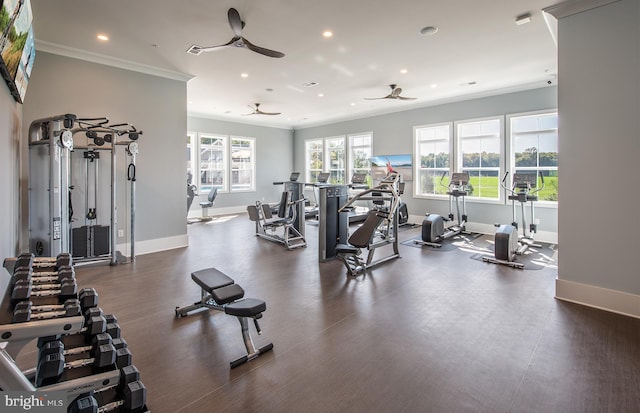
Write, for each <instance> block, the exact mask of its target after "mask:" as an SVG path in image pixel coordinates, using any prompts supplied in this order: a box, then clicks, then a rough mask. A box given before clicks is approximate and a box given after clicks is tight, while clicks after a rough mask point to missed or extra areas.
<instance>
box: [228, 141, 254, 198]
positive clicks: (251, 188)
mask: <svg viewBox="0 0 640 413" xmlns="http://www.w3.org/2000/svg"><path fill="white" fill-rule="evenodd" d="M233 141H246V142H249V148H243V149H248V150H249V152H250V153H249V158H250V161H251V163H250V168H240V167H238V168H234V165H233V151H234V146H233ZM229 160H230V162H229V177H230V179H229V192H255V190H256V139H255V138H248V137H244V136H230V137H229ZM243 166H244V164H243ZM241 171H249V172H250V174H251V182H250V184H249V187H248V188H234V183H233V174H234V172H238V173H239V174H240V173H241Z"/></svg>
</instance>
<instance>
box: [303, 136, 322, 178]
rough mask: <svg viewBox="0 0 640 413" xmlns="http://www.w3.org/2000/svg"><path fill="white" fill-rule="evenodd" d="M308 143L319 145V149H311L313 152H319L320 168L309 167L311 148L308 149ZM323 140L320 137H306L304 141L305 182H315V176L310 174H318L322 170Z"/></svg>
mask: <svg viewBox="0 0 640 413" xmlns="http://www.w3.org/2000/svg"><path fill="white" fill-rule="evenodd" d="M310 145H320V149H313V152H314V153H319V154H320V156H321V157H322V159H321V161H320V162H321V164H322V167H321V168H320V169H311V168H310V167H309V165H311V156H310V153H311V150H310V149H309V146H310ZM324 156H325V155H324V141H323V140H322V138H320V139H307V140H305V141H304V169H305V181H306V182H310V183H313V182H316V178H315V177H314V176H313V175H312V174H313V173H315V176H318V173H320V172H323V171H324V164H325V162H324Z"/></svg>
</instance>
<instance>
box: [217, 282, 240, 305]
mask: <svg viewBox="0 0 640 413" xmlns="http://www.w3.org/2000/svg"><path fill="white" fill-rule="evenodd" d="M211 297H213V299H214V300H215V302H216V303H218V304H220V305H222V304H228V303H230V302H232V301H235V300H237V299H239V298H242V297H244V290H243V289H242V287H240V286H239V285H238V284H231V285H227V286H225V287H220V288H216V289H215V290H212V291H211Z"/></svg>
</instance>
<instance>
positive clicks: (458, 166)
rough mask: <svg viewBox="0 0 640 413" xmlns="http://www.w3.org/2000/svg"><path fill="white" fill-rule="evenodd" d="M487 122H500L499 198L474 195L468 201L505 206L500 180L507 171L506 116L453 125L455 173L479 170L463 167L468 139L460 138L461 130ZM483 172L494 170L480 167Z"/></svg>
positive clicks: (464, 121)
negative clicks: (464, 127)
mask: <svg viewBox="0 0 640 413" xmlns="http://www.w3.org/2000/svg"><path fill="white" fill-rule="evenodd" d="M487 121H498V122H499V126H498V140H499V142H498V148H499V151H500V152H499V161H498V167H497V169H496V171H497V173H498V176H497V178H498V182H497V185H498V187H497V189H498V197H497V198H487V197H480V196H477V195H475V194H472V195H470V196H467V200H471V201H473V202H479V203H490V204H504V202H505V201H504V200H505V196H504V191H503V190H502V188H501V187H500V180H501V179H502V177H503V175H504V170H505V133H504V125H505V121H504V116H503V115H499V116H487V117H483V118H474V119H464V120H459V121H455V122H454V123H453V125H454V138H453V139H454V143H455V146H454V158H453V159H454V162H453V171H455V172H464V171H466V170H470V169H472V170H475V169H477V168H469V167H466V168H465V167H463V153H462V142H463V141H464V140H465V139H467V138H468V137H461V136H460V128H461V126H464V125H467V124H474V123H480V122H487ZM490 136H491V135H474V136H473V137H470V138H478V137H480V138H481V137H490ZM480 169H481V170H483V169H484V170H490V169H493V168H482V166H480ZM472 179H473V178H472ZM474 192H475V193H477V192H476V191H474Z"/></svg>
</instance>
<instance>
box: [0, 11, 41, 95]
mask: <svg viewBox="0 0 640 413" xmlns="http://www.w3.org/2000/svg"><path fill="white" fill-rule="evenodd" d="M32 21H33V13H32V12H31V2H30V0H0V57H1V58H0V74H1V75H2V77H3V78H4V79H5V80H6V82H7V86H9V90H10V91H11V94H12V95H13V97H14V98H15V99H16V100H17V101H18V102H20V103H22V102H23V101H24V96H25V94H26V92H27V85H28V84H29V77H30V76H31V69H32V68H33V61H34V58H35V54H36V49H35V43H34V37H33V26H32V24H31V23H32Z"/></svg>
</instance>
